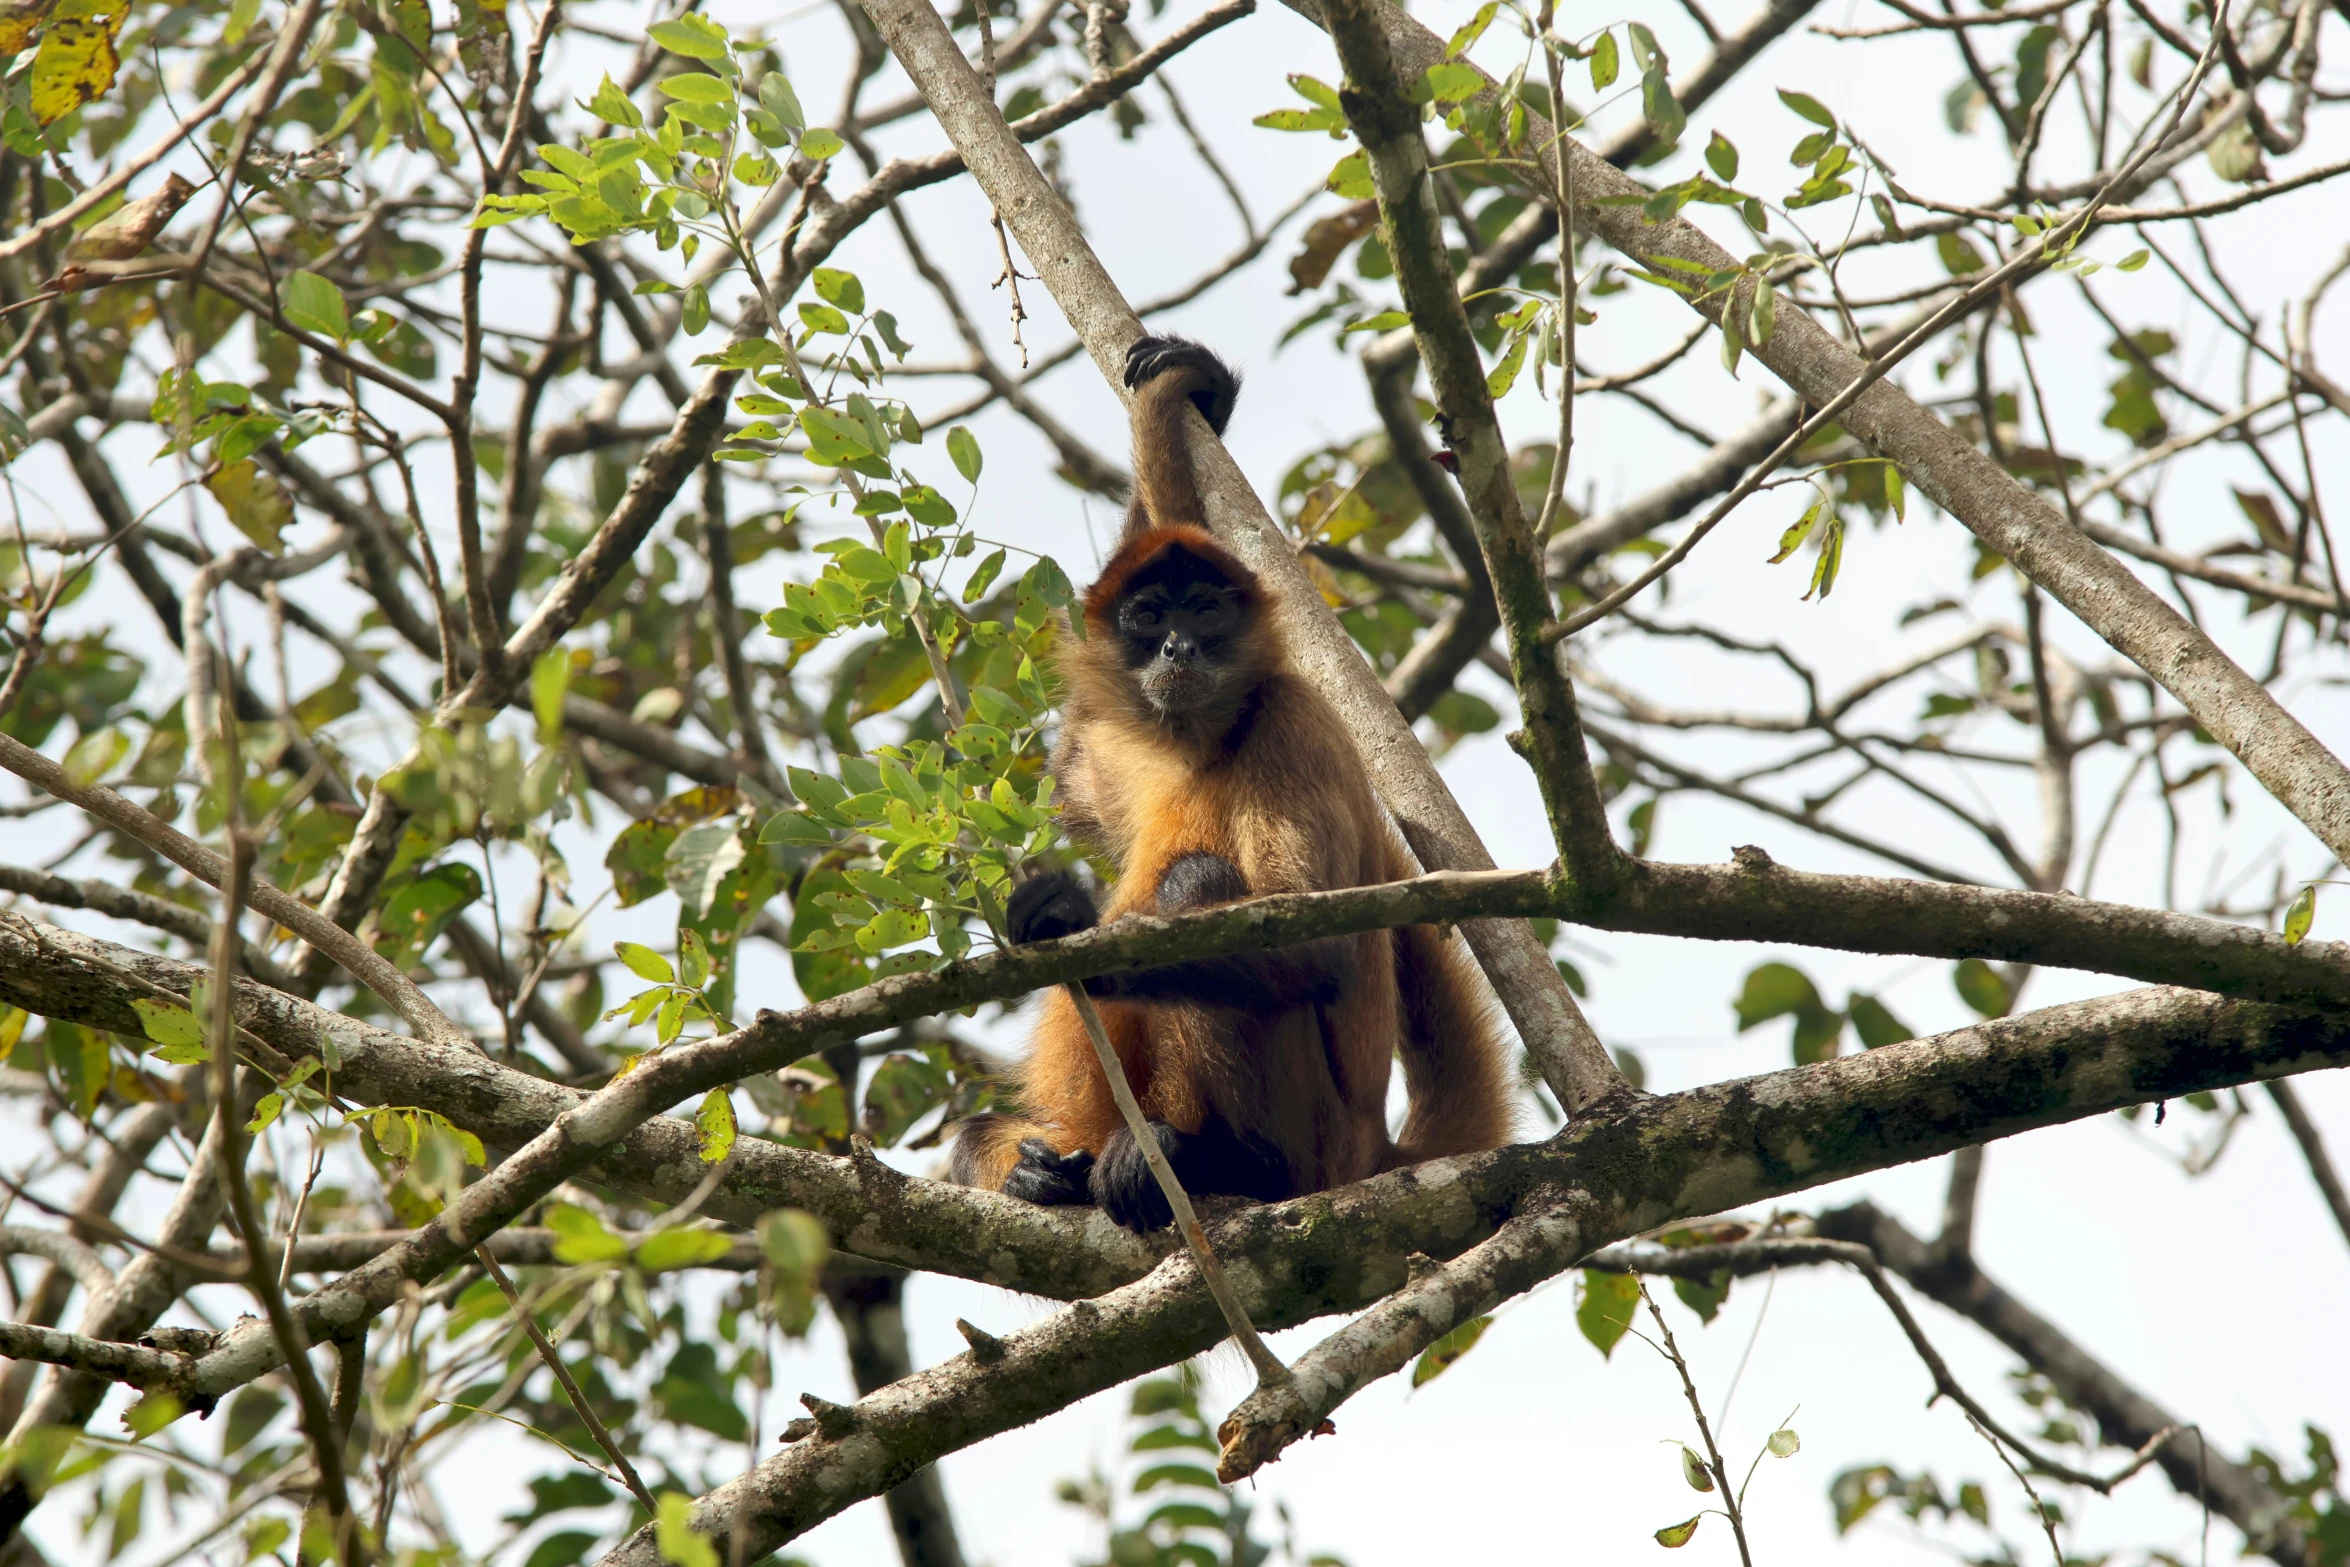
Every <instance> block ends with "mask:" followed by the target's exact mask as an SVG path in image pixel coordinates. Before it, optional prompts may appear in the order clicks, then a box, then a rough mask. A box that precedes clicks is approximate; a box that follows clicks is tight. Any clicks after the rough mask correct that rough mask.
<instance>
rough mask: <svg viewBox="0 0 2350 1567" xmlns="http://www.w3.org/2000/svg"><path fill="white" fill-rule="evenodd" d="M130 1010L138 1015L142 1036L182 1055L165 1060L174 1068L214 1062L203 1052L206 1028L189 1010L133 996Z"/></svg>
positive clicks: (176, 1005) (209, 1054) (206, 1051)
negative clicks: (194, 1062) (198, 1062)
mask: <svg viewBox="0 0 2350 1567" xmlns="http://www.w3.org/2000/svg"><path fill="white" fill-rule="evenodd" d="M131 1010H132V1011H134V1012H136V1013H138V1014H139V1030H140V1032H142V1033H144V1034H145V1035H146V1036H147V1037H148V1038H149V1039H151V1040H153V1041H154V1042H155V1043H156V1044H158V1045H161V1046H163V1047H164V1048H165V1049H166V1050H171V1051H178V1052H181V1053H182V1054H181V1055H178V1056H167V1057H166V1058H165V1059H167V1060H170V1061H172V1062H173V1064H175V1065H178V1064H183V1063H184V1062H193V1061H209V1060H211V1059H212V1053H211V1052H210V1051H208V1050H206V1049H205V1048H204V1025H203V1024H202V1023H201V1022H199V1021H198V1020H197V1018H196V1014H195V1013H193V1012H191V1011H189V1010H188V1009H187V1008H186V1007H183V1006H180V1005H178V1004H177V1003H176V1002H170V1001H157V1000H153V999H151V998H149V997H147V996H133V997H131ZM189 1052H192V1053H189Z"/></svg>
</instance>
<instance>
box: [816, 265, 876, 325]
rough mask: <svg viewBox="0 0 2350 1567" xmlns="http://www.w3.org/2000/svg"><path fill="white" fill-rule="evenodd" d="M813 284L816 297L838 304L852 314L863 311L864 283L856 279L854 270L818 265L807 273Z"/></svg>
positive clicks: (855, 314)
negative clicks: (845, 270) (846, 270)
mask: <svg viewBox="0 0 2350 1567" xmlns="http://www.w3.org/2000/svg"><path fill="white" fill-rule="evenodd" d="M808 281H809V282H810V283H812V284H814V285H815V288H816V293H817V295H818V297H820V298H822V299H824V300H827V301H829V302H830V303H832V304H835V305H838V306H840V307H841V309H843V310H845V311H847V312H848V313H849V314H850V315H852V316H861V315H863V314H864V313H865V285H864V284H862V283H860V282H858V281H857V275H856V274H855V273H854V272H843V271H841V270H840V269H839V268H837V267H818V268H817V269H816V270H815V271H814V272H812V273H810V274H809V275H808Z"/></svg>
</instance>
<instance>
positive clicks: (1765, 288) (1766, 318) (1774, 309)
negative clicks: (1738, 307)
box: [1746, 278, 1779, 348]
mask: <svg viewBox="0 0 2350 1567" xmlns="http://www.w3.org/2000/svg"><path fill="white" fill-rule="evenodd" d="M1778 332H1779V291H1778V290H1777V289H1776V288H1773V287H1772V286H1771V280H1770V279H1769V278H1757V279H1756V280H1755V284H1754V305H1753V307H1752V308H1751V309H1749V310H1748V311H1747V313H1746V338H1747V341H1748V342H1750V343H1752V344H1754V346H1755V347H1757V348H1767V347H1768V346H1770V341H1771V339H1772V338H1774V337H1776V336H1777V335H1778Z"/></svg>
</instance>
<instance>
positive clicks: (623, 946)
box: [612, 941, 677, 985]
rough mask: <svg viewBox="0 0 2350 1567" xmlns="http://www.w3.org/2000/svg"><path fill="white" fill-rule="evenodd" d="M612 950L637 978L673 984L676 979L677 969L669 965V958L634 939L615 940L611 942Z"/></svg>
mask: <svg viewBox="0 0 2350 1567" xmlns="http://www.w3.org/2000/svg"><path fill="white" fill-rule="evenodd" d="M612 951H613V953H614V954H615V955H616V956H618V957H619V959H620V961H621V962H623V963H625V964H627V965H628V971H629V972H630V973H631V974H634V975H635V976H636V977H637V978H639V979H649V980H651V981H653V982H654V983H655V984H660V985H667V984H674V983H675V982H676V980H677V970H676V969H674V968H671V967H670V966H669V960H668V959H667V958H665V957H663V956H661V954H660V953H658V952H655V951H654V950H653V949H652V948H650V947H647V946H643V945H641V944H639V943H637V942H634V941H616V942H614V943H612Z"/></svg>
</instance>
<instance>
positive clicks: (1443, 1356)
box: [1412, 1317, 1493, 1387]
mask: <svg viewBox="0 0 2350 1567" xmlns="http://www.w3.org/2000/svg"><path fill="white" fill-rule="evenodd" d="M1491 1326H1493V1319H1492V1318H1491V1317H1471V1318H1470V1319H1469V1320H1468V1321H1466V1322H1464V1323H1462V1324H1461V1325H1460V1326H1459V1327H1457V1328H1454V1329H1453V1330H1452V1331H1451V1332H1450V1333H1447V1334H1445V1335H1444V1337H1442V1338H1440V1339H1438V1340H1437V1341H1436V1342H1435V1343H1433V1344H1431V1345H1429V1346H1428V1347H1427V1348H1426V1349H1425V1350H1422V1351H1421V1352H1420V1358H1419V1360H1418V1361H1417V1362H1416V1363H1415V1364H1414V1365H1413V1366H1412V1386H1414V1387H1419V1386H1421V1385H1423V1384H1425V1383H1429V1382H1433V1381H1435V1380H1436V1379H1437V1378H1438V1377H1440V1376H1442V1375H1444V1373H1445V1372H1447V1371H1449V1370H1450V1369H1452V1363H1453V1362H1454V1361H1456V1360H1458V1359H1460V1358H1461V1357H1462V1356H1463V1355H1465V1354H1467V1353H1468V1352H1469V1351H1470V1350H1472V1349H1475V1348H1476V1347H1477V1341H1478V1340H1479V1339H1481V1338H1483V1337H1484V1336H1485V1330H1486V1329H1487V1328H1489V1327H1491Z"/></svg>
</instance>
